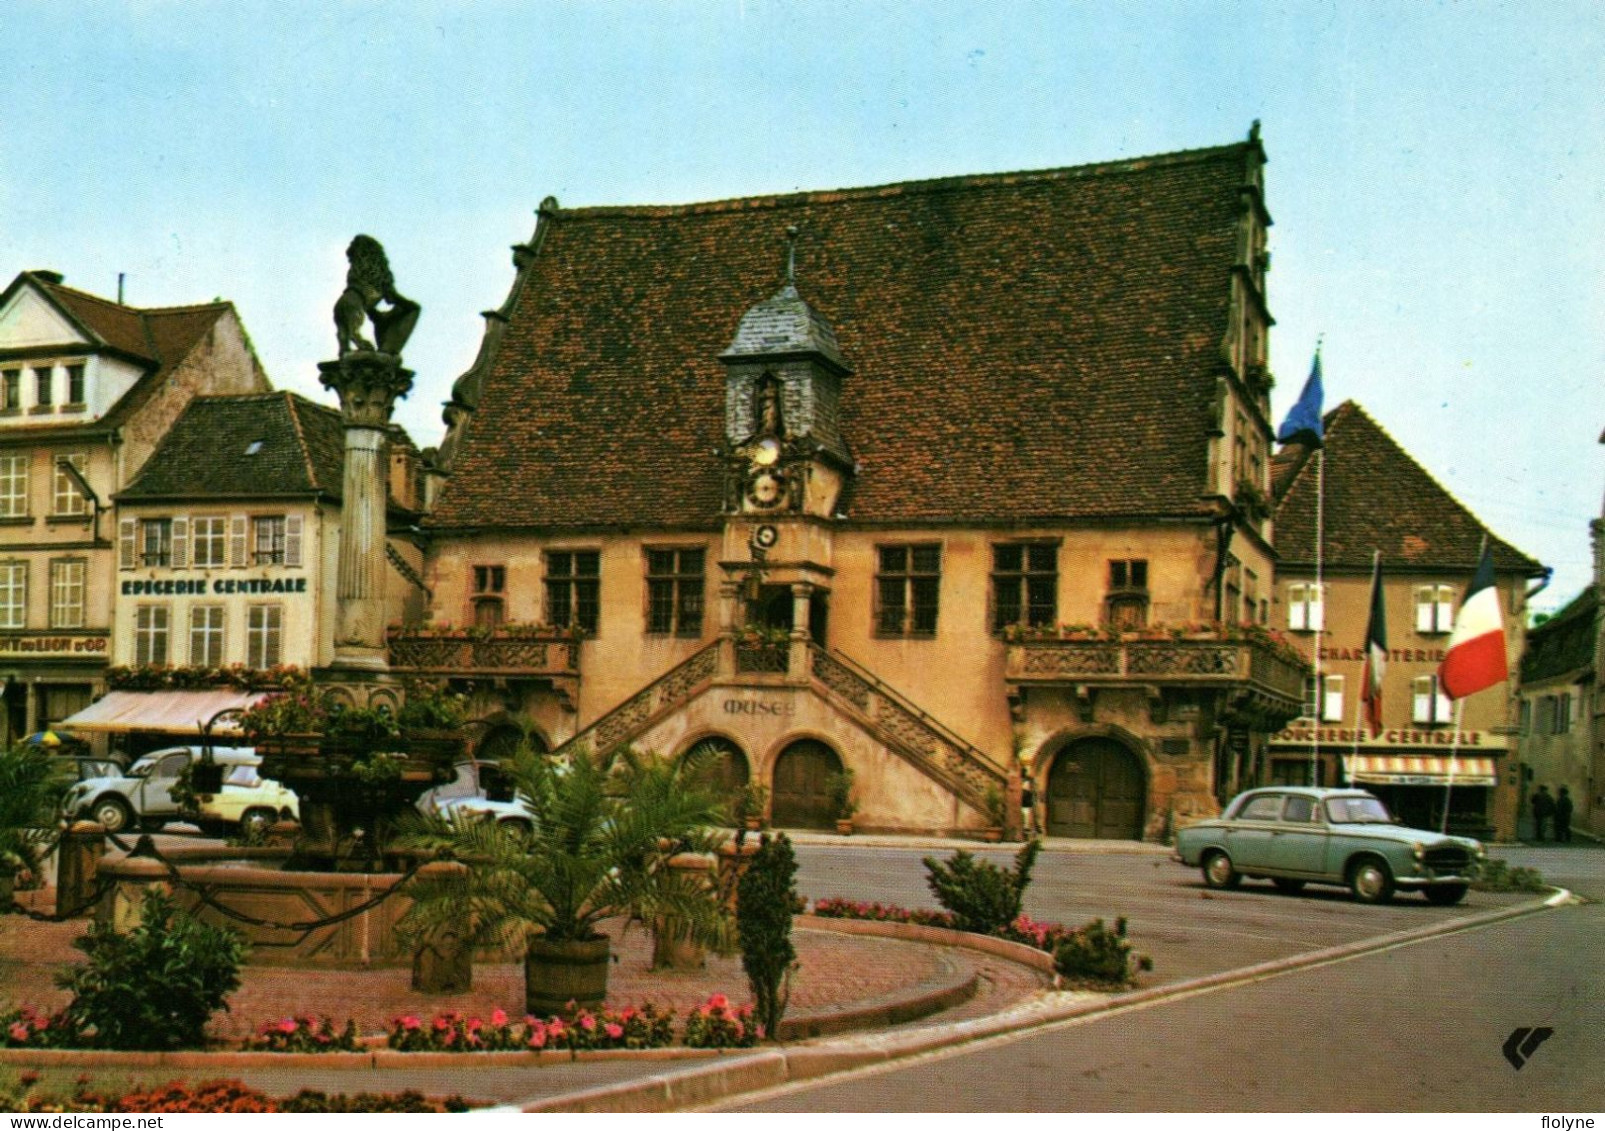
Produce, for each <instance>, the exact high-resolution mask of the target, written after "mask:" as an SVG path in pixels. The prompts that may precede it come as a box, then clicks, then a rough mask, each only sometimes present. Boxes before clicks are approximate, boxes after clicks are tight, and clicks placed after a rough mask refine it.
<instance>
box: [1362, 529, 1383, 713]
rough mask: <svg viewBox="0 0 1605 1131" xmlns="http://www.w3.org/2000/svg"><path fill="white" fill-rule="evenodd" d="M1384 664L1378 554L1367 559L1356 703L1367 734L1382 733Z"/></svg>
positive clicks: (1380, 578) (1380, 564)
mask: <svg viewBox="0 0 1605 1131" xmlns="http://www.w3.org/2000/svg"><path fill="white" fill-rule="evenodd" d="M1387 666H1388V608H1387V602H1386V601H1385V600H1384V599H1383V592H1382V555H1381V554H1380V553H1378V554H1377V555H1376V557H1375V558H1374V559H1373V560H1372V562H1371V617H1370V619H1369V621H1368V622H1367V623H1366V626H1365V671H1364V672H1363V673H1362V675H1361V677H1360V678H1361V682H1360V702H1362V703H1363V704H1365V721H1366V722H1367V723H1369V724H1370V725H1371V737H1372V738H1375V737H1376V736H1377V735H1379V734H1381V733H1382V673H1383V672H1384V671H1386V670H1387Z"/></svg>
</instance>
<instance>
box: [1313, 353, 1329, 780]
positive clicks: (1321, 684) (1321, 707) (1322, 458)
mask: <svg viewBox="0 0 1605 1131" xmlns="http://www.w3.org/2000/svg"><path fill="white" fill-rule="evenodd" d="M1315 352H1316V356H1317V357H1319V356H1320V352H1321V347H1320V346H1319V345H1317V346H1316V347H1315ZM1325 507H1326V445H1325V444H1323V445H1321V447H1319V448H1317V449H1316V450H1315V595H1316V596H1317V597H1318V598H1320V601H1321V619H1320V620H1319V621H1318V622H1316V626H1315V725H1314V726H1313V727H1311V728H1310V735H1311V737H1310V784H1311V785H1320V784H1321V718H1322V716H1323V715H1325V714H1326V679H1325V673H1324V672H1323V670H1322V664H1321V637H1322V635H1323V633H1324V632H1325V631H1326V585H1325V583H1324V581H1323V579H1322V577H1321V543H1322V541H1323V540H1324V538H1323V533H1324V529H1323V528H1324V525H1325V521H1326V516H1325V513H1324V512H1325Z"/></svg>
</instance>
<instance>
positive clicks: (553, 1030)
mask: <svg viewBox="0 0 1605 1131" xmlns="http://www.w3.org/2000/svg"><path fill="white" fill-rule="evenodd" d="M546 1031H547V1032H548V1033H550V1034H551V1035H552V1039H553V1040H556V1039H557V1038H559V1037H561V1036H562V1035H563V1034H564V1033H566V1032H568V1028H567V1026H565V1025H564V1024H563V1019H562V1018H561V1017H554V1018H552V1023H551V1024H550V1025H548V1026H546Z"/></svg>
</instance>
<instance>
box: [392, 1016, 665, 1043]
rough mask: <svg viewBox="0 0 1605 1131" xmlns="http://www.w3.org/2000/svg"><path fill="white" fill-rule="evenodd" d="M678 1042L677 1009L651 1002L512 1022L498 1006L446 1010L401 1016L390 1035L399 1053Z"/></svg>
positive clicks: (527, 1018) (396, 1020) (395, 1022)
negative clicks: (430, 1016) (484, 1015)
mask: <svg viewBox="0 0 1605 1131" xmlns="http://www.w3.org/2000/svg"><path fill="white" fill-rule="evenodd" d="M673 1043H674V1014H673V1013H659V1012H658V1011H657V1010H656V1009H655V1008H653V1007H652V1006H651V1005H644V1006H642V1007H640V1008H639V1009H635V1008H626V1009H622V1010H618V1011H614V1010H611V1009H604V1010H602V1011H601V1012H600V1013H592V1012H591V1011H590V1010H588V1009H582V1010H580V1011H579V1012H577V1013H576V1014H575V1015H574V1016H572V1017H568V1018H563V1017H551V1018H548V1019H546V1020H544V1021H543V1020H541V1019H540V1018H538V1017H531V1016H529V1015H525V1017H524V1019H523V1020H522V1021H521V1022H514V1021H511V1020H510V1019H509V1018H508V1016H507V1013H506V1011H505V1010H501V1009H497V1010H495V1011H493V1012H492V1013H491V1015H490V1020H489V1021H485V1020H482V1019H481V1018H478V1017H464V1016H463V1015H462V1014H460V1013H442V1014H440V1015H438V1016H437V1017H435V1019H434V1020H433V1021H431V1022H429V1023H428V1024H425V1023H424V1021H423V1019H422V1018H421V1017H418V1016H417V1015H416V1014H408V1015H407V1016H405V1017H398V1018H396V1019H395V1020H394V1021H393V1022H391V1024H390V1031H389V1033H388V1034H386V1038H385V1044H386V1047H388V1048H391V1049H395V1050H396V1051H398V1052H514V1051H519V1050H528V1051H531V1052H544V1051H545V1050H547V1049H553V1050H557V1049H562V1050H566V1051H568V1052H579V1051H581V1050H589V1049H655V1048H663V1047H665V1046H668V1045H671V1044H673Z"/></svg>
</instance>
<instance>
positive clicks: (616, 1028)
mask: <svg viewBox="0 0 1605 1131" xmlns="http://www.w3.org/2000/svg"><path fill="white" fill-rule="evenodd" d="M602 1028H603V1031H604V1032H606V1033H607V1035H608V1036H609V1037H611V1038H612V1039H613V1040H615V1041H616V1040H618V1039H619V1038H620V1037H622V1036H624V1026H623V1025H620V1024H617V1023H616V1022H613V1021H609V1022H608V1023H607V1024H606V1025H604V1026H603V1027H602Z"/></svg>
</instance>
